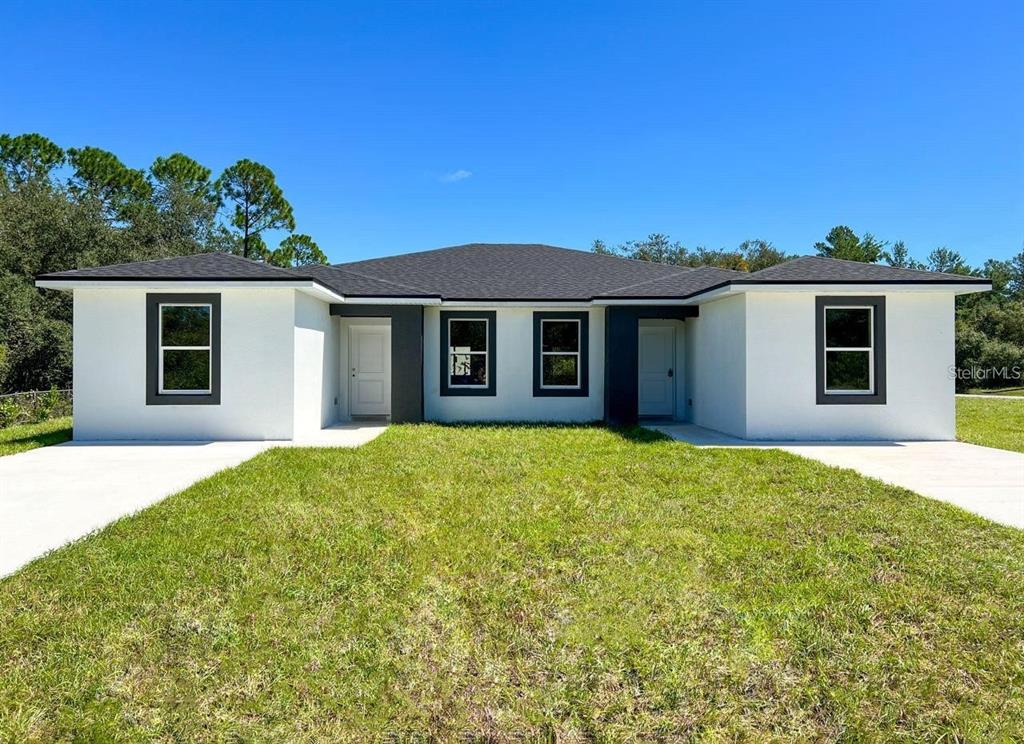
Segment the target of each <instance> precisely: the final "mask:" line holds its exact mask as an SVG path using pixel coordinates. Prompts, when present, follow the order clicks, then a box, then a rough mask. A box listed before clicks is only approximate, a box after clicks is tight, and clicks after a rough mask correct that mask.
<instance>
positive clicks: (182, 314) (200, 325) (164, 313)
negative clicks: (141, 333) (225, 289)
mask: <svg viewBox="0 0 1024 744" xmlns="http://www.w3.org/2000/svg"><path fill="white" fill-rule="evenodd" d="M212 322H213V307H212V306H210V305H184V304H182V305H179V304H161V305H160V360H159V362H160V392H161V393H181V394H184V395H196V394H204V393H206V394H208V393H209V392H210V368H211V366H212V365H211V364H210V357H211V356H212V355H213V343H212V342H213V336H212V333H211V332H210V326H211V324H212Z"/></svg>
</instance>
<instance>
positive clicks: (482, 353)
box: [448, 318, 491, 390]
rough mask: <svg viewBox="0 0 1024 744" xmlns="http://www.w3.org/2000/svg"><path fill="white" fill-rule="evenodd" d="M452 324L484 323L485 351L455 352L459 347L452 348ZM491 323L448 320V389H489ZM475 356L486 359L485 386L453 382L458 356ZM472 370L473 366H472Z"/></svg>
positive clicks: (483, 320) (473, 319) (464, 319)
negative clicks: (455, 358) (488, 345)
mask: <svg viewBox="0 0 1024 744" xmlns="http://www.w3.org/2000/svg"><path fill="white" fill-rule="evenodd" d="M452 323H483V324H484V347H485V348H484V350H483V351H455V349H456V348H457V347H455V346H452V340H451V339H452ZM490 331H491V327H490V322H489V320H488V319H487V318H448V387H450V388H458V389H475V390H482V389H485V388H486V387H487V384H488V383H487V381H488V378H489V377H490V374H491V369H490V364H491V362H490V358H489V355H488V352H489V351H490V348H487V344H488V339H489V338H490V335H489V334H490ZM474 355H477V356H483V358H484V381H483V384H474V385H467V384H466V383H461V382H452V377H454V376H455V375H454V372H455V360H454V357H456V356H469V357H472V356H474ZM470 368H471V369H472V365H470Z"/></svg>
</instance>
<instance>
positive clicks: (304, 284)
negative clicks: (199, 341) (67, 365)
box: [35, 275, 345, 302]
mask: <svg viewBox="0 0 1024 744" xmlns="http://www.w3.org/2000/svg"><path fill="white" fill-rule="evenodd" d="M35 284H36V286H37V287H39V288H41V289H58V290H63V291H72V290H75V289H93V288H103V287H111V288H112V287H118V288H131V289H192V288H203V289H209V288H212V287H226V288H232V289H246V288H256V287H262V288H274V289H297V290H299V291H301V292H304V293H305V294H309V295H312V296H314V297H318V298H320V299H323V300H326V301H328V302H344V301H345V297H344V296H343V295H340V294H338V293H337V292H335V291H334V290H333V289H331V288H330V287H328V286H326V285H325V284H322V283H320V282H318V281H316V280H314V279H301V278H295V279H290V278H287V277H280V278H276V277H275V278H265V279H237V278H232V277H208V278H207V277H204V278H202V279H184V278H183V279H149V278H145V277H102V278H96V277H93V278H85V277H49V278H47V277H46V275H43V276H41V277H39V278H38V279H36V282H35Z"/></svg>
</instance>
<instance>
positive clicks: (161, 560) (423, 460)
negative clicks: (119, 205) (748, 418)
mask: <svg viewBox="0 0 1024 744" xmlns="http://www.w3.org/2000/svg"><path fill="white" fill-rule="evenodd" d="M1022 585H1024V533H1021V532H1019V531H1016V530H1013V529H1010V528H1004V527H999V526H996V525H993V524H990V523H988V522H985V521H984V520H982V519H980V518H976V517H973V516H971V515H969V514H967V513H965V512H961V511H959V510H957V509H955V508H953V507H950V506H947V505H945V504H941V503H937V502H934V501H930V500H926V499H924V498H921V497H918V496H915V495H914V494H912V493H910V492H908V491H904V490H901V489H897V488H892V487H888V486H885V485H883V484H881V483H880V482H877V481H871V480H867V479H864V478H861V477H859V476H857V475H856V474H855V473H853V472H852V471H843V470H837V469H832V468H827V467H825V466H823V465H820V464H817V463H814V462H812V461H809V460H805V459H802V458H798V457H795V456H791V455H788V454H785V453H782V452H779V451H770V450H701V449H696V448H692V447H689V446H686V445H682V444H679V443H675V442H669V441H667V440H664V439H663V438H661V437H660V436H658V435H655V434H653V433H650V432H646V431H644V430H631V431H625V432H615V431H611V430H606V429H601V428H586V427H583V428H571V427H566V428H556V427H551V428H543V427H540V428H526V427H440V426H431V425H418V426H394V427H391V428H390V429H389V430H388V431H387V432H386V433H385V434H384V435H383V436H381V437H380V438H379V439H377V440H375V441H374V442H372V443H370V444H368V445H366V446H364V447H362V448H359V449H357V450H329V449H319V450H308V449H278V450H272V451H269V452H267V453H264V454H262V455H260V456H258V457H256V458H254V459H253V460H250V461H249V462H247V463H245V464H243V465H241V466H239V467H237V468H234V469H232V470H229V471H225V472H223V473H221V474H219V475H217V476H214V477H213V478H210V479H207V480H205V481H202V482H200V483H198V484H196V485H195V486H193V487H191V488H189V489H188V490H186V491H184V492H183V493H181V494H178V495H176V496H173V497H171V498H169V499H167V500H166V501H164V502H162V503H161V504H158V505H157V506H155V507H153V508H150V509H148V510H146V511H144V512H142V513H141V514H138V515H136V516H134V517H130V518H126V519H124V520H121V521H120V522H117V523H115V524H114V525H112V526H110V527H108V528H107V529H105V530H103V531H101V532H99V533H98V534H95V535H93V536H91V537H89V538H86V539H84V540H82V541H80V542H78V543H76V544H74V545H72V546H69V547H67V548H65V549H62V550H59V551H56V552H55V553H52V554H50V555H48V556H46V557H44V558H42V559H40V560H38V561H36V562H34V563H32V564H31V565H29V566H28V567H27V568H25V569H23V570H22V571H20V572H19V573H17V574H15V575H14V576H12V577H9V578H8V579H6V580H3V581H2V582H0V740H4V741H6V740H14V741H33V740H35V741H54V740H61V741H71V740H76V741H77V740H87V741H94V740H102V741H152V740H159V741H228V740H230V741H236V740H238V741H241V740H256V741H334V740H344V739H362V738H381V737H383V736H384V734H385V732H391V733H393V734H397V735H399V736H402V735H405V736H417V735H419V736H420V737H421V738H428V739H450V738H454V737H456V736H461V735H470V736H473V737H478V738H481V739H483V738H491V739H496V740H506V739H511V738H515V737H519V736H522V737H537V738H546V739H555V738H559V739H561V740H566V741H573V740H588V739H605V740H609V739H610V740H619V739H631V738H632V739H639V738H658V737H665V738H687V739H689V738H696V739H700V740H702V741H736V740H751V741H766V740H774V741H808V740H810V741H814V740H817V741H822V740H849V741H938V740H942V741H951V742H952V741H965V740H973V741H1000V740H1003V741H1009V740H1013V739H1016V738H1019V737H1021V736H1024V693H1022V690H1024V664H1022V663H1021V659H1022V654H1024V626H1022V623H1021V617H1022V616H1024V592H1021V590H1020V587H1021V586H1022Z"/></svg>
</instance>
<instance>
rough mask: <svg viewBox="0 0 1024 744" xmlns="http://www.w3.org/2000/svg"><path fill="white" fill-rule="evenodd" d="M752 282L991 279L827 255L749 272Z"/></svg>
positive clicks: (968, 281)
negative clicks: (902, 267)
mask: <svg viewBox="0 0 1024 744" xmlns="http://www.w3.org/2000/svg"><path fill="white" fill-rule="evenodd" d="M747 279H749V280H750V281H751V282H754V281H756V282H758V283H761V282H778V283H808V284H827V283H836V282H844V283H845V282H850V283H883V284H885V283H901V284H902V283H906V282H912V283H916V282H925V283H931V284H933V283H935V282H938V283H949V282H955V283H958V284H962V283H968V284H969V283H974V282H977V283H988V281H989V280H988V279H983V278H980V277H976V276H963V275H962V274H943V273H940V272H938V271H918V270H917V269H898V268H895V267H893V266H883V265H882V264H868V263H861V262H860V261H843V260H841V259H838V258H825V257H824V256H800V257H799V258H794V259H792V260H790V261H786V262H785V263H780V264H776V265H775V266H771V267H769V268H767V269H761V271H755V272H754V273H753V274H749V275H747Z"/></svg>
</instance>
